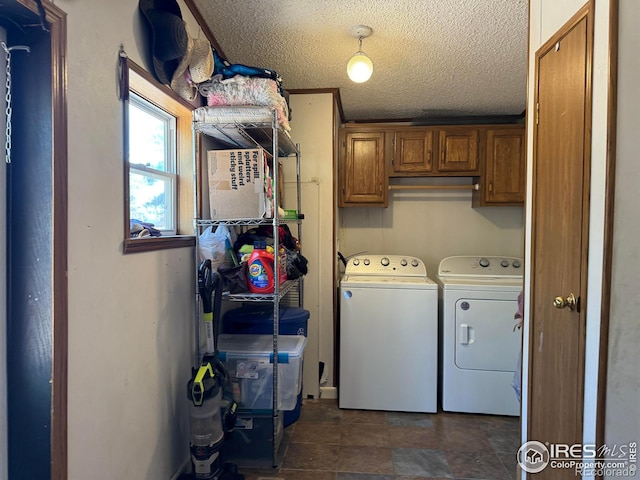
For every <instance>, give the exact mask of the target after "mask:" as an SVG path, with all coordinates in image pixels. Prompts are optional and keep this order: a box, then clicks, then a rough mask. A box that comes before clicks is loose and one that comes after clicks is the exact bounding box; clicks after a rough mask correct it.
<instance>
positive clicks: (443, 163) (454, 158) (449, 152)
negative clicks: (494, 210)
mask: <svg viewBox="0 0 640 480" xmlns="http://www.w3.org/2000/svg"><path fill="white" fill-rule="evenodd" d="M438 147H439V151H440V155H439V161H438V171H439V172H443V173H455V174H457V175H462V174H465V175H474V174H477V173H479V165H480V160H479V158H478V155H479V153H480V131H479V129H477V128H469V127H456V128H449V127H447V128H443V129H441V130H440V135H439V142H438Z"/></svg>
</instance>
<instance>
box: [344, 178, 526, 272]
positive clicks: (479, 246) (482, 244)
mask: <svg viewBox="0 0 640 480" xmlns="http://www.w3.org/2000/svg"><path fill="white" fill-rule="evenodd" d="M463 180H464V181H466V182H467V183H469V180H468V179H450V181H448V182H445V183H460V182H461V181H463ZM430 181H431V183H434V182H436V181H439V180H438V179H434V180H430ZM411 182H413V183H418V182H419V180H407V179H405V182H404V183H411ZM423 183H424V182H423ZM389 194H390V197H389V207H388V208H343V209H341V212H340V213H341V229H340V251H341V252H342V254H343V255H345V256H350V255H353V254H355V253H358V252H362V251H367V252H369V253H379V254H398V255H411V256H415V257H418V258H421V259H422V260H423V261H424V262H425V264H426V266H427V273H428V275H429V276H430V277H432V278H435V276H436V275H437V274H438V264H439V263H440V260H442V259H443V258H445V257H448V256H451V255H508V256H516V257H522V254H523V251H524V250H523V249H524V243H523V242H524V238H523V208H522V207H482V208H471V192H470V191H468V190H460V191H450V190H448V191H445V190H442V191H433V190H431V191H425V190H422V191H413V192H411V191H405V190H401V191H392V192H389Z"/></svg>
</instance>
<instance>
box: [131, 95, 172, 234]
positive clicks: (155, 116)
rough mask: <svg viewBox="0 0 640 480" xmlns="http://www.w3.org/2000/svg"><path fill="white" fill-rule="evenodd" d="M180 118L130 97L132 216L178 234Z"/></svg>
mask: <svg viewBox="0 0 640 480" xmlns="http://www.w3.org/2000/svg"><path fill="white" fill-rule="evenodd" d="M176 177H177V175H176V119H175V117H174V116H172V115H169V114H168V113H167V112H165V111H164V110H161V109H159V108H158V107H156V106H155V105H153V104H151V103H149V102H147V101H146V100H144V99H143V98H141V97H139V96H138V95H136V94H135V93H131V96H130V97H129V219H130V221H132V222H134V221H135V219H138V220H141V221H143V222H147V223H152V224H153V225H154V227H155V228H156V229H157V230H159V231H160V232H161V234H162V235H175V234H176V222H175V218H176V207H177V203H176V194H175V191H176Z"/></svg>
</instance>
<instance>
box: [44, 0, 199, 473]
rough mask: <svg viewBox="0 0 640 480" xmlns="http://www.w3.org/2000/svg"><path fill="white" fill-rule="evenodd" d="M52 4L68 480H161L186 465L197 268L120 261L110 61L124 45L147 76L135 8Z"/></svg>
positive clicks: (187, 262)
mask: <svg viewBox="0 0 640 480" xmlns="http://www.w3.org/2000/svg"><path fill="white" fill-rule="evenodd" d="M56 5H57V6H58V7H60V8H61V9H62V10H64V11H65V12H66V13H67V14H68V17H67V27H68V31H67V47H68V56H67V62H68V72H67V74H68V121H69V165H68V170H69V171H68V178H69V190H68V200H69V212H68V214H69V225H68V229H69V235H68V238H69V249H68V250H69V261H68V279H69V336H68V343H69V358H68V380H69V387H68V468H69V478H85V477H87V476H89V477H91V478H92V479H96V480H99V479H104V480H112V479H116V478H123V479H124V478H130V479H134V478H135V479H141V480H142V479H148V480H151V479H154V480H155V479H168V478H171V476H172V475H174V474H175V473H176V472H177V471H178V470H179V469H180V467H181V466H182V465H183V463H184V462H185V460H186V459H187V457H188V414H187V409H186V407H187V403H186V402H187V399H186V393H185V391H186V387H185V386H186V383H187V381H188V379H189V376H190V368H191V361H192V356H191V349H192V343H193V341H192V333H193V328H192V324H193V320H192V319H193V316H194V315H193V312H194V294H195V292H194V266H193V264H194V260H193V253H192V249H190V248H183V249H176V250H163V251H159V252H150V253H139V254H131V255H123V254H122V241H123V238H122V237H123V217H124V215H123V208H124V207H123V199H124V193H123V138H122V104H121V102H120V101H119V99H118V92H117V71H118V69H117V62H118V49H119V47H120V45H121V44H122V45H124V48H125V50H126V51H127V53H128V55H129V57H130V58H131V59H132V60H133V61H135V62H136V63H138V64H139V65H142V66H145V67H146V68H147V69H150V65H149V64H148V63H146V61H144V60H145V59H146V58H147V56H148V54H147V49H148V46H147V43H146V39H145V38H143V36H142V34H141V21H142V20H141V18H140V15H139V13H138V2H136V1H131V0H112V1H109V2H103V1H98V0H90V1H83V2H78V1H74V0H58V1H56ZM180 6H181V10H182V14H183V17H185V20H186V21H187V23H188V26H189V30H190V33H191V34H192V35H194V36H195V35H197V33H198V30H197V29H196V28H195V26H196V23H195V21H194V19H193V18H192V17H191V16H190V14H189V10H188V9H187V8H186V6H185V5H184V4H183V3H180Z"/></svg>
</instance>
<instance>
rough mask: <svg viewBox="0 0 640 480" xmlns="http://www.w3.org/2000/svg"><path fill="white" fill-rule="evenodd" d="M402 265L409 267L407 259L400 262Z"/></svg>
mask: <svg viewBox="0 0 640 480" xmlns="http://www.w3.org/2000/svg"><path fill="white" fill-rule="evenodd" d="M400 265H402V266H403V267H406V266H407V259H406V258H403V259H402V260H400Z"/></svg>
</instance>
